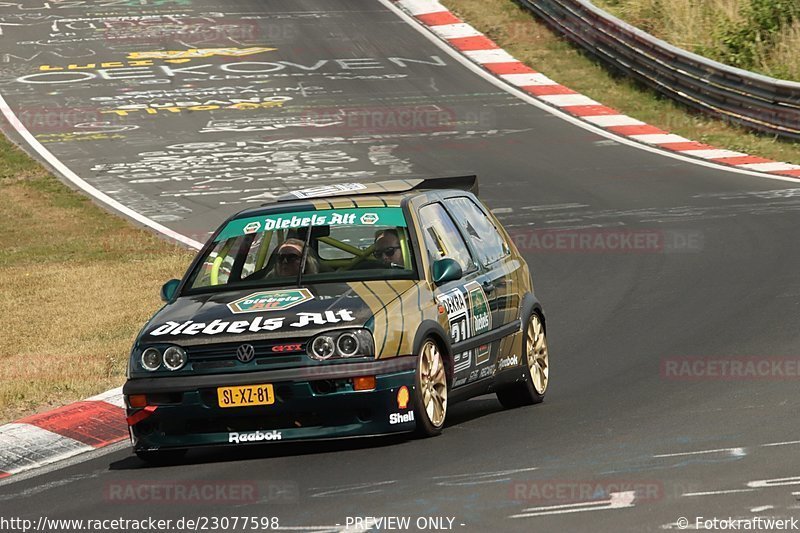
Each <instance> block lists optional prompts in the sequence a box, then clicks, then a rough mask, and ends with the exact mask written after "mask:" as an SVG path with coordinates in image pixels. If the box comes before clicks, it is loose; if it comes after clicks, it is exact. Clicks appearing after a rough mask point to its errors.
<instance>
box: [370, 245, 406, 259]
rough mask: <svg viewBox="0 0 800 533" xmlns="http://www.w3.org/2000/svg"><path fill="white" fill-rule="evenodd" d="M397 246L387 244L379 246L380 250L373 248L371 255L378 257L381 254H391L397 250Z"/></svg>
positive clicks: (381, 255)
mask: <svg viewBox="0 0 800 533" xmlns="http://www.w3.org/2000/svg"><path fill="white" fill-rule="evenodd" d="M399 249H400V247H399V246H387V247H386V248H381V249H380V250H375V251H374V252H373V253H372V255H374V256H375V257H377V258H378V259H380V258H381V257H383V256H390V257H391V256H393V255H394V254H395V252H396V251H397V250H399Z"/></svg>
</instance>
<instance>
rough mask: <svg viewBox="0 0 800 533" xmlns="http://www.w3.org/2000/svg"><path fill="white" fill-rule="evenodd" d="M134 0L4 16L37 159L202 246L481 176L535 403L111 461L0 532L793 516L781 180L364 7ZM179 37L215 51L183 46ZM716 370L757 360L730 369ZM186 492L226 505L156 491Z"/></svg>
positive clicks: (793, 262)
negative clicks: (528, 94) (311, 194)
mask: <svg viewBox="0 0 800 533" xmlns="http://www.w3.org/2000/svg"><path fill="white" fill-rule="evenodd" d="M126 4H129V5H126ZM141 4H148V5H141ZM152 4H153V2H138V1H137V2H133V1H131V2H128V1H112V0H89V1H83V2H80V1H74V2H68V1H66V0H64V1H60V2H59V1H49V2H44V1H39V0H25V1H24V2H23V1H22V0H18V1H17V2H13V1H12V2H0V95H2V96H3V97H4V98H5V100H6V101H7V102H8V104H9V106H10V107H11V108H12V109H13V110H14V112H15V113H16V114H17V115H18V116H19V117H20V119H21V121H22V123H23V124H24V126H25V127H26V128H27V129H28V130H29V131H30V132H31V134H33V135H34V136H35V137H36V139H37V140H38V141H39V142H40V143H41V145H42V146H43V147H45V148H46V149H47V150H48V151H49V152H51V153H52V154H53V155H54V156H55V157H56V158H58V160H60V161H62V162H63V163H64V164H65V165H66V166H67V167H68V168H69V169H70V170H72V171H73V172H74V173H75V174H77V175H78V176H80V177H82V178H83V179H85V180H86V181H87V182H88V183H89V184H90V185H91V186H93V187H95V188H96V189H98V190H99V191H101V192H102V193H104V194H106V195H108V196H109V197H110V198H112V199H114V200H116V201H118V202H119V203H120V204H122V205H125V206H127V207H128V208H130V209H132V210H134V211H136V212H138V213H139V214H141V215H142V216H143V217H146V218H148V219H150V220H151V221H155V222H157V223H159V224H162V225H165V226H167V227H169V228H171V229H173V230H175V231H177V232H180V233H181V234H183V235H185V236H187V237H189V238H190V239H193V240H198V241H202V240H204V239H205V237H206V236H207V233H208V232H209V231H210V230H212V229H213V228H214V227H215V226H216V225H217V223H218V222H219V221H220V220H221V219H223V218H224V217H226V216H227V215H229V214H231V213H233V212H235V211H236V210H238V209H240V208H243V207H245V206H247V205H254V204H256V203H258V202H262V201H264V199H268V198H270V197H271V195H274V194H279V193H281V192H284V191H286V190H290V189H294V188H299V187H307V186H311V185H315V184H324V183H335V182H342V181H358V180H374V179H379V178H380V179H387V178H391V177H405V176H412V175H413V176H419V175H452V174H464V173H473V172H475V173H477V174H478V175H479V176H480V179H481V196H482V197H483V198H484V200H485V201H486V202H487V204H488V205H489V206H490V207H491V208H493V209H494V210H495V212H496V213H498V216H499V217H500V218H501V220H502V221H503V223H504V224H505V225H506V227H507V228H508V229H509V230H510V231H512V232H513V233H514V234H515V236H516V239H517V242H518V245H519V246H520V249H521V250H522V251H523V253H524V255H525V256H526V259H527V260H528V262H529V264H530V265H531V266H532V269H533V274H534V282H535V284H536V292H537V295H538V297H539V299H540V300H541V301H542V302H543V304H544V306H545V310H546V312H547V323H548V337H549V343H550V350H551V361H552V367H553V368H552V374H551V383H550V389H549V391H548V396H547V400H546V401H545V403H544V404H541V405H538V406H533V407H529V408H522V409H518V410H512V411H505V410H503V409H502V408H501V406H500V404H499V403H498V402H497V400H496V399H495V398H494V396H485V397H481V398H477V399H473V400H471V401H468V402H465V403H462V404H457V405H455V406H453V407H452V408H451V409H450V412H449V414H448V423H447V427H446V429H445V432H444V434H443V435H442V436H441V437H438V438H434V439H427V440H415V439H410V438H391V439H385V438H381V439H363V440H357V441H347V442H336V443H309V444H301V445H298V444H294V445H282V444H276V445H269V446H263V447H258V448H246V449H245V448H242V449H235V448H233V449H227V450H224V451H195V452H192V453H191V454H190V455H189V458H188V460H187V463H186V464H184V465H181V466H175V467H162V468H150V467H146V466H145V465H144V464H143V463H141V462H140V461H139V460H138V459H137V458H136V457H135V456H133V455H132V454H131V452H130V450H129V449H128V448H127V447H126V446H118V447H116V448H114V449H113V450H112V451H111V452H110V453H98V454H96V455H94V456H93V457H92V458H90V459H89V460H86V461H83V462H77V463H75V464H70V465H68V466H64V467H63V468H58V469H49V470H45V471H41V472H38V473H36V474H35V475H25V476H19V477H18V478H12V479H10V480H6V481H4V482H3V484H2V485H0V516H4V517H8V516H16V517H22V518H27V519H31V520H34V521H37V520H38V519H39V517H42V516H46V517H47V518H50V519H54V518H74V519H111V518H119V517H123V518H129V519H142V518H146V517H148V516H152V517H156V518H165V519H166V518H170V519H173V520H177V519H179V518H182V517H188V518H196V517H199V516H205V517H212V516H216V517H233V516H239V517H244V516H251V517H277V518H278V519H279V525H280V527H281V528H297V529H292V530H297V531H305V530H308V531H312V530H313V531H323V530H334V531H336V530H341V529H343V528H344V527H345V526H346V525H347V524H349V523H352V519H353V517H366V516H372V517H411V523H412V525H414V526H415V527H416V523H417V520H418V519H426V518H427V519H432V518H435V517H448V518H451V519H453V522H452V526H450V525H449V524H450V522H448V520H446V519H445V520H444V521H443V523H442V524H439V525H440V528H439V529H442V528H445V529H446V528H448V527H452V529H454V530H459V531H460V530H463V531H490V530H495V531H533V530H535V531H661V530H662V529H663V528H664V527H673V528H676V527H677V524H676V522H677V521H678V520H679V519H680V518H681V517H685V518H687V519H688V520H689V521H690V523H691V525H692V526H694V525H695V519H696V517H704V518H705V519H712V518H714V517H716V518H725V519H727V518H728V517H733V518H745V517H755V516H760V517H783V518H790V517H797V516H798V515H800V504H799V503H798V499H799V498H798V494H800V492H798V491H800V487H798V485H800V461H798V459H797V458H798V451H800V432H798V427H797V413H798V412H799V411H800V396H798V394H797V380H798V375H799V374H800V373H799V372H798V368H797V363H798V358H800V327H798V319H800V273H799V271H798V264H800V238H798V226H799V225H800V224H799V223H800V187H798V186H797V185H796V184H793V183H791V182H787V181H777V180H770V179H766V178H762V177H756V176H751V175H746V174H739V173H734V172H729V171H724V170H718V169H715V168H709V167H704V166H699V165H695V164H691V163H687V162H684V161H681V160H678V159H675V158H670V157H666V156H663V155H660V154H657V153H652V152H649V151H645V150H641V149H637V148H634V147H631V146H629V145H626V144H623V143H620V142H616V141H614V140H611V139H609V138H607V137H603V136H600V135H598V134H596V133H593V132H592V131H589V130H587V129H584V128H581V127H578V126H576V125H574V124H571V123H569V122H567V121H564V120H562V119H561V118H559V117H557V116H555V115H553V114H550V113H548V112H547V111H545V110H543V109H539V108H537V107H535V106H532V105H529V104H527V103H525V102H523V101H522V100H520V99H519V98H517V97H515V96H514V95H512V94H510V93H509V92H506V91H503V90H501V89H500V88H498V87H497V86H496V85H494V84H492V83H490V82H489V81H487V80H486V79H483V78H481V77H480V76H478V75H477V74H475V73H474V72H472V71H470V70H469V69H467V68H465V67H464V66H463V65H462V64H460V63H459V62H458V61H457V60H456V59H455V58H454V57H453V56H452V55H450V54H448V53H447V52H446V51H445V50H443V49H442V48H441V47H440V46H437V45H436V44H435V43H434V42H432V41H431V40H430V39H428V38H426V37H425V36H424V35H423V34H422V33H420V32H419V31H418V30H417V29H415V28H414V27H412V26H411V25H409V24H408V22H407V21H404V20H403V19H402V18H401V17H400V16H398V14H397V13H395V12H394V11H392V10H391V9H390V8H389V7H387V6H386V5H383V4H382V3H379V2H365V1H363V0H362V1H358V0H350V1H346V0H296V1H288V0H270V1H260V2H257V1H244V0H235V1H233V0H229V1H226V2H224V3H223V2H217V3H214V2H210V1H208V0H199V1H193V0H188V1H172V2H169V1H167V2H157V3H156V4H159V5H158V6H157V7H153V6H152ZM194 48H200V49H210V48H227V49H234V51H231V50H229V51H228V52H227V53H221V52H219V51H217V52H214V53H209V54H202V53H195V54H194V56H195V57H190V56H189V55H188V54H186V53H184V54H182V55H181V54H178V53H177V52H179V51H186V50H189V49H194ZM165 51H173V52H175V53H173V54H165V53H164V52H165ZM153 52H159V53H157V54H153ZM197 56H201V57H197ZM70 65H72V67H70ZM7 133H8V134H9V136H10V137H11V138H13V139H15V140H20V137H19V135H18V134H17V132H16V131H15V130H11V129H7ZM29 151H32V150H30V149H29ZM553 230H559V231H553ZM556 237H559V238H556ZM581 239H583V240H581ZM587 239H588V240H587ZM586 242H590V243H592V244H591V245H586V246H584V245H583V244H581V243H584V244H585V243H586ZM620 242H621V243H623V245H622V248H621V249H620V248H618V247H616V245H615V243H620ZM576 243H577V244H576ZM132 274H133V275H135V273H132ZM698 361H699V363H700V364H697V363H698ZM726 361H727V362H728V363H730V361H738V362H739V363H741V364H745V363H747V362H748V361H749V362H751V363H752V362H754V361H755V362H762V361H768V364H767V367H768V368H767V369H766V370H765V371H764V372H762V373H760V374H759V375H757V376H754V375H740V376H738V377H735V378H730V377H728V378H721V377H719V374H715V373H714V372H715V370H714V368H716V367H714V366H713V365H714V364H717V365H718V366H719V365H722V364H724V363H725V362H726ZM687 368H689V369H690V372H688V373H687V372H684V370H685V369H687ZM776 480H781V481H776ZM204 485H210V486H212V487H215V490H221V491H222V492H220V493H219V494H218V495H217V496H216V497H214V498H211V499H210V500H209V499H204V500H203V501H202V502H198V501H197V500H190V499H183V500H181V499H180V498H168V497H164V496H163V494H162V495H161V496H156V495H154V492H153V490H150V489H152V487H153V486H155V487H161V489H162V491H164V490H167V489H165V487H175V486H182V487H189V488H191V487H198V486H204ZM242 486H244V487H250V488H251V489H252V488H253V487H255V492H247V493H246V494H245V495H244V497H243V496H242V495H241V494H239V495H238V496H236V495H235V494H234V492H235V490H234V489H235V488H236V487H239V488H241V487H242ZM136 487H145V489H147V490H141V491H139V492H136V491H135V490H133V491H132V490H131V488H136ZM220 487H222V489H220ZM228 489H230V490H228ZM226 490H227V491H228V492H225V491H226ZM348 517H350V522H348ZM420 524H422V525H428V526H431V529H436V528H435V527H433V526H436V525H437V523H436V522H435V521H432V520H431V521H429V522H425V523H422V522H420ZM363 525H364V524H363V523H362V526H363ZM385 526H386V523H384V524H383V527H382V528H380V529H382V530H386V527H385ZM229 529H230V528H229ZM367 529H368V528H367V527H362V528H361V529H358V528H355V529H353V528H351V531H366V530H367ZM375 529H376V530H377V529H379V528H377V527H376V528H375ZM66 530H67V529H63V530H62V531H66Z"/></svg>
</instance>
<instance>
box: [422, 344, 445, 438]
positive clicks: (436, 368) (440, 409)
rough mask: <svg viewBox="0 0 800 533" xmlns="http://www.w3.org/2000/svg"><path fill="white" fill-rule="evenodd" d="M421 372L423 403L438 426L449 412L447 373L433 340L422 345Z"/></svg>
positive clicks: (429, 418)
mask: <svg viewBox="0 0 800 533" xmlns="http://www.w3.org/2000/svg"><path fill="white" fill-rule="evenodd" d="M419 373H420V375H419V377H420V379H419V383H420V389H421V392H422V404H423V406H424V407H425V412H426V413H427V415H428V420H430V422H431V424H433V425H434V426H435V427H437V428H438V427H440V426H441V425H442V424H443V423H444V417H445V414H447V374H446V373H445V371H444V362H443V361H442V355H441V354H440V353H439V347H438V346H436V343H435V342H433V341H431V340H428V341H425V344H424V345H423V346H422V358H421V361H420V366H419Z"/></svg>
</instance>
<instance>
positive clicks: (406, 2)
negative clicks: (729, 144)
mask: <svg viewBox="0 0 800 533" xmlns="http://www.w3.org/2000/svg"><path fill="white" fill-rule="evenodd" d="M379 2H380V3H381V4H383V5H384V7H386V9H388V10H390V11H392V12H393V13H395V14H396V15H397V16H398V17H400V18H401V19H403V20H404V21H406V22H407V23H408V24H409V25H410V26H411V27H412V28H414V29H415V30H416V31H417V32H419V33H420V34H422V35H423V36H424V37H425V38H426V39H428V40H429V41H430V42H432V43H434V44H435V45H436V46H437V47H438V48H439V49H440V50H442V51H443V52H444V53H446V54H447V55H449V56H450V57H452V58H453V59H454V60H456V61H458V62H459V63H461V64H462V65H463V66H464V67H465V68H467V69H469V70H470V71H472V72H473V73H474V74H477V75H478V76H480V77H481V78H483V79H484V80H486V81H487V82H489V83H491V84H492V85H494V86H495V87H497V88H499V89H502V90H504V91H506V92H508V93H510V94H513V95H514V96H516V97H517V98H519V99H521V100H523V101H525V102H527V103H529V104H531V105H533V106H535V107H538V108H539V109H541V110H543V111H546V112H548V113H550V114H551V115H555V116H557V117H559V118H560V119H562V120H564V121H566V122H569V123H571V124H574V125H575V126H578V127H580V128H582V129H584V130H587V131H591V132H592V133H595V134H597V135H600V136H601V137H605V138H607V139H613V140H615V141H617V142H619V143H621V144H625V145H627V146H630V147H632V148H636V149H638V150H643V151H645V152H650V153H653V154H658V155H661V156H664V157H669V158H671V159H676V160H678V161H683V162H685V163H690V164H692V165H697V166H701V167H707V168H712V169H714V170H721V171H724V172H731V173H734V174H743V175H746V176H754V177H757V178H766V179H770V180H775V181H786V182H789V183H797V179H795V178H791V177H788V176H777V175H771V174H764V173H761V172H753V171H751V170H745V169H740V168H736V167H729V166H726V165H721V164H717V163H714V162H712V161H703V160H702V159H693V158H691V157H687V156H685V155H682V154H681V153H675V152H669V151H666V150H661V149H659V148H657V147H654V146H649V145H646V144H642V143H639V142H636V141H634V140H632V139H629V138H628V137H625V136H623V135H617V134H615V133H612V132H610V131H607V130H604V129H602V128H598V127H597V126H594V125H593V124H589V123H588V122H585V121H584V120H582V119H579V118H577V117H573V116H572V115H570V114H568V113H566V112H564V111H561V110H559V109H556V108H554V107H552V106H549V105H547V104H545V103H543V102H541V101H539V100H538V99H536V98H534V97H533V96H531V95H529V94H527V93H525V92H523V91H521V90H519V89H517V88H515V87H513V86H511V85H508V84H507V83H505V82H503V81H502V80H500V79H499V78H497V77H495V76H493V75H492V74H491V73H489V72H487V71H485V70H483V68H482V67H481V66H480V65H477V64H475V63H473V62H472V61H470V60H469V58H468V57H467V56H465V55H464V54H463V53H462V52H459V51H458V50H456V49H454V48H452V47H451V46H450V45H449V44H448V43H446V42H444V41H442V40H441V39H439V38H438V37H436V35H435V34H434V33H432V32H431V31H430V29H429V28H428V27H427V26H425V25H424V24H422V23H421V22H419V21H418V20H417V19H415V18H414V17H413V16H411V15H420V14H423V13H438V12H440V11H447V9H446V8H445V7H444V6H441V4H439V7H440V9H438V8H437V9H436V10H433V9H431V10H430V11H420V9H429V7H420V6H422V5H425V6H430V5H432V4H438V3H437V2H425V1H418V0H401V1H400V2H398V4H400V5H402V6H404V7H405V8H406V9H408V10H409V12H410V13H411V15H409V13H408V12H406V11H404V10H403V9H402V8H401V7H399V6H397V5H395V4H394V2H392V1H391V0H379ZM415 10H416V11H415Z"/></svg>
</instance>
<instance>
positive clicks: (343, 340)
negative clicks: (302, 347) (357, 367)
mask: <svg viewBox="0 0 800 533" xmlns="http://www.w3.org/2000/svg"><path fill="white" fill-rule="evenodd" d="M308 355H309V356H311V357H313V358H314V359H318V360H320V361H327V360H328V359H339V358H344V359H346V358H348V357H364V356H374V355H375V341H374V340H373V339H372V333H370V331H369V330H367V329H345V330H341V331H331V332H329V333H323V334H322V335H317V336H316V337H314V338H313V339H312V340H311V342H309V343H308Z"/></svg>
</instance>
